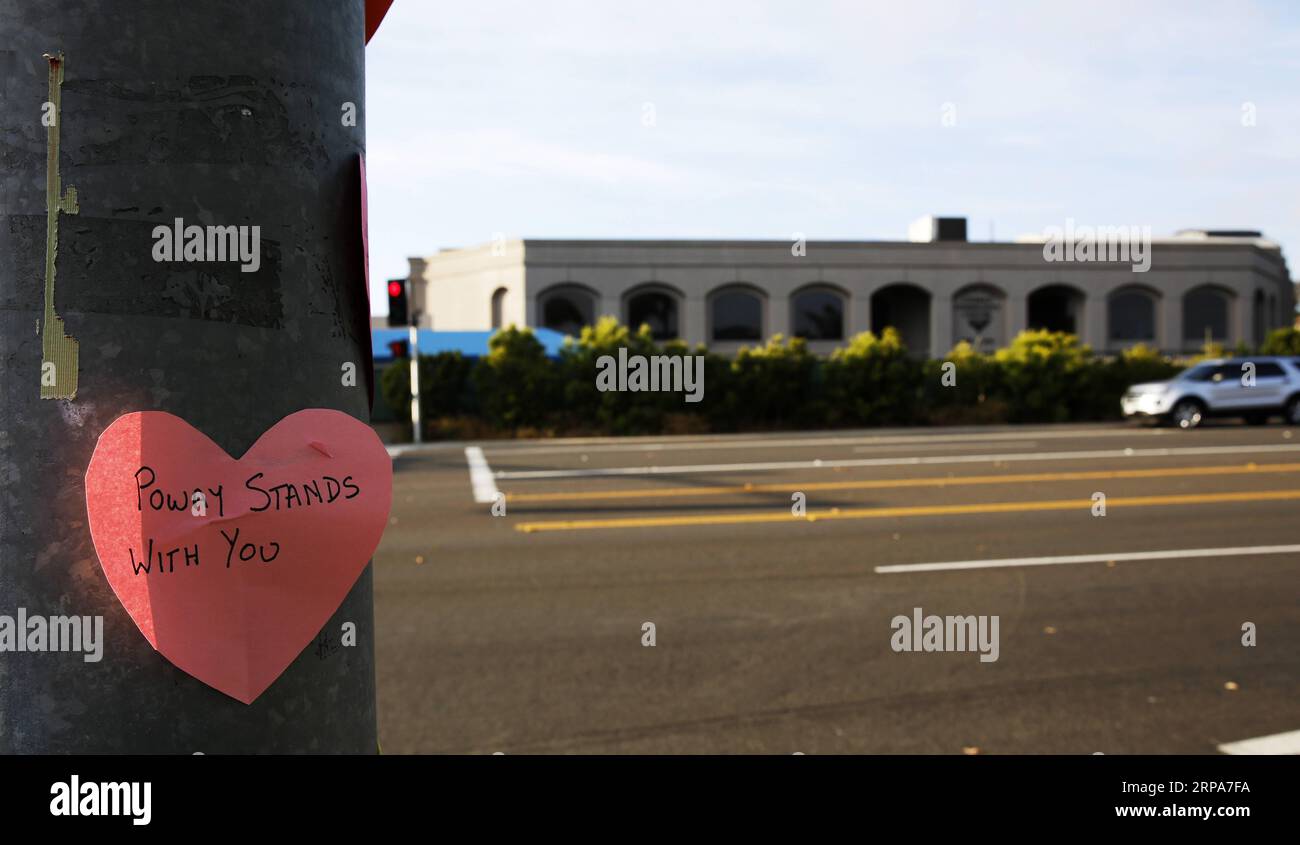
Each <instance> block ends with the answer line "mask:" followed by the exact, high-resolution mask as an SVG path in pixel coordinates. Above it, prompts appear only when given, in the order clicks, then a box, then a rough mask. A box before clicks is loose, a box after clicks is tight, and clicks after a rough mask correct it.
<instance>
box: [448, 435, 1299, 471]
mask: <svg viewBox="0 0 1300 845" xmlns="http://www.w3.org/2000/svg"><path fill="white" fill-rule="evenodd" d="M476 448H477V447H476ZM468 451H469V450H466V452H468ZM1270 452H1300V444H1296V443H1287V444H1280V445H1273V446H1186V447H1176V448H1172V449H1097V450H1093V451H1087V452H1010V453H1003V454H995V455H990V454H983V455H937V456H934V457H908V458H853V459H842V460H830V461H823V460H820V459H818V460H814V461H767V462H764V463H748V464H682V465H680V466H673V465H668V466H643V467H607V468H604V469H543V470H519V471H511V470H503V471H501V472H498V473H496V476H495V477H496V478H499V479H503V480H525V479H541V478H593V477H598V476H616V475H683V474H686V473H698V472H764V471H770V470H783V469H833V468H835V467H899V466H921V465H926V466H933V465H936V464H980V463H995V462H997V463H1016V462H1021V461H1083V460H1093V459H1095V458H1171V457H1176V456H1179V455H1242V454H1246V455H1256V454H1267V453H1270Z"/></svg>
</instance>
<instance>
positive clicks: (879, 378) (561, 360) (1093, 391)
mask: <svg viewBox="0 0 1300 845" xmlns="http://www.w3.org/2000/svg"><path fill="white" fill-rule="evenodd" d="M1287 332H1290V333H1289V334H1288V333H1287ZM489 348H490V351H489V353H488V355H487V357H485V358H483V359H479V360H475V359H469V358H465V357H464V356H462V355H461V354H460V353H458V352H449V353H440V354H438V355H433V356H428V357H422V358H421V359H420V378H421V393H422V397H423V406H422V410H423V413H424V418H425V420H426V421H427V425H428V427H429V433H430V434H431V436H434V437H439V436H453V437H455V436H471V437H486V436H512V435H520V434H526V435H527V434H538V435H549V434H656V433H661V432H679V431H691V432H703V431H742V430H748V431H754V430H774V429H789V428H799V429H804V428H834V427H849V426H883V425H934V424H973V423H997V422H1065V421H1082V420H1106V419H1116V418H1118V416H1119V399H1120V396H1121V395H1122V394H1123V392H1124V390H1125V389H1126V388H1127V387H1128V386H1129V385H1132V384H1135V383H1138V382H1144V381H1156V380H1160V379H1166V378H1169V377H1171V376H1172V375H1174V374H1175V373H1177V372H1178V371H1179V370H1180V369H1182V367H1183V366H1184V363H1179V362H1176V361H1174V360H1172V359H1169V358H1166V357H1164V356H1162V355H1160V354H1159V353H1158V352H1157V351H1155V350H1153V349H1151V348H1149V347H1144V346H1136V347H1134V348H1132V349H1130V350H1128V351H1126V352H1125V353H1123V354H1122V355H1120V356H1118V357H1101V356H1098V355H1095V354H1094V353H1093V352H1092V350H1091V349H1089V348H1088V347H1087V346H1084V345H1082V344H1080V343H1079V340H1078V338H1077V337H1075V336H1074V335H1070V334H1064V333H1059V332H1056V333H1053V332H1046V331H1028V332H1023V333H1021V334H1020V335H1019V336H1018V337H1016V338H1015V340H1013V341H1012V343H1011V344H1010V345H1009V346H1007V347H1005V348H1003V349H999V350H997V351H996V352H995V353H993V354H992V355H982V354H980V353H977V352H975V351H974V350H973V349H972V348H971V347H970V346H969V345H968V344H959V345H958V346H957V347H956V348H954V349H953V350H952V351H951V352H950V353H949V354H948V355H947V356H945V357H944V358H943V359H941V360H919V359H917V358H915V357H912V356H909V355H908V352H907V349H906V347H905V346H904V345H903V342H902V340H901V338H900V337H899V335H898V333H897V332H896V331H894V330H893V329H886V330H885V331H884V332H883V333H882V334H881V335H879V336H877V335H874V334H872V333H871V332H864V333H862V334H860V335H857V336H856V337H853V338H851V339H850V340H849V341H848V342H847V343H846V344H845V345H844V346H843V347H841V348H839V349H837V350H835V351H834V352H833V353H832V354H831V355H830V356H828V357H821V356H818V355H814V354H813V353H812V352H811V351H809V349H808V345H807V343H806V342H805V341H804V340H802V339H801V338H790V339H787V338H784V337H781V336H779V335H778V336H776V337H774V338H772V339H771V340H769V341H768V342H767V343H765V344H763V345H761V346H756V347H747V348H743V349H741V350H740V352H739V353H737V354H736V355H735V356H734V357H730V358H728V357H723V356H720V355H714V354H710V353H708V352H707V351H706V350H705V349H704V348H703V347H700V348H696V349H690V348H688V347H687V345H686V344H684V343H682V342H681V341H669V342H667V343H656V342H655V340H654V339H653V337H652V336H651V334H650V329H649V327H647V326H642V327H641V328H640V329H639V330H637V331H632V330H631V329H629V328H628V327H627V326H623V325H620V324H619V323H618V321H617V320H615V319H614V318H612V317H605V318H602V319H601V320H600V321H599V322H598V323H597V324H596V325H594V326H588V327H587V328H584V329H583V331H582V334H581V335H580V336H579V337H577V338H570V339H569V340H568V341H566V342H565V345H564V347H563V349H562V350H561V352H560V355H559V357H558V359H550V358H547V357H546V354H545V350H544V349H543V347H542V345H541V343H540V342H539V341H538V340H537V339H536V338H535V337H534V336H533V334H532V332H531V331H529V330H528V329H520V328H515V327H513V326H512V327H510V328H507V329H504V330H502V331H500V332H498V333H497V334H495V335H494V336H493V337H492V340H491V342H490V345H489ZM620 348H625V349H627V354H628V356H629V357H630V356H633V355H644V356H647V357H649V356H654V355H670V356H683V355H702V356H704V372H705V377H704V396H703V400H702V401H700V402H698V403H689V402H686V401H685V400H684V394H682V393H674V392H616V391H611V392H601V391H600V390H599V389H597V386H596V373H597V361H598V360H599V359H600V358H601V356H604V355H609V356H612V357H615V358H617V356H618V350H619V349H620ZM1270 348H1272V349H1276V350H1281V351H1280V352H1276V353H1274V354H1283V353H1285V354H1290V353H1292V352H1294V353H1296V354H1300V333H1298V332H1294V331H1293V330H1286V331H1282V332H1274V334H1273V335H1272V336H1270V338H1269V342H1268V343H1266V344H1265V348H1264V351H1268V350H1269V349H1270ZM409 366H410V362H409V361H402V360H399V361H396V362H394V364H393V365H391V366H389V367H388V368H387V369H386V370H385V371H384V374H383V378H382V382H381V387H382V390H383V393H384V398H385V400H386V401H387V402H388V403H389V404H391V405H392V406H393V407H395V408H399V409H400V408H405V407H407V406H408V405H409V403H410V392H409V386H408V373H409Z"/></svg>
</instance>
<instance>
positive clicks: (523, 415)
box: [472, 326, 559, 430]
mask: <svg viewBox="0 0 1300 845" xmlns="http://www.w3.org/2000/svg"><path fill="white" fill-rule="evenodd" d="M557 376H558V373H557V371H556V368H555V366H554V365H553V364H552V363H551V362H550V360H548V359H547V357H546V349H545V347H543V346H542V343H541V341H539V340H538V339H537V338H536V337H534V336H533V333H532V331H531V330H529V329H527V328H522V329H521V328H518V327H516V326H508V327H507V328H505V329H502V330H501V331H499V332H497V333H496V334H494V335H492V339H491V340H489V341H488V354H487V357H486V358H483V359H482V360H481V361H480V362H479V364H478V366H477V367H475V368H474V373H473V377H472V378H473V383H474V387H475V389H476V390H477V391H478V397H479V405H480V407H481V408H482V410H483V416H484V417H485V418H486V419H487V421H488V422H490V423H492V424H493V425H497V426H501V427H502V428H506V429H510V430H518V429H520V428H522V427H531V428H541V427H543V426H545V425H546V423H547V422H548V421H549V419H550V418H551V417H552V416H553V415H554V412H555V411H556V410H557V409H556V406H555V398H556V396H557V395H558V394H559V390H558V387H559V384H558V378H557Z"/></svg>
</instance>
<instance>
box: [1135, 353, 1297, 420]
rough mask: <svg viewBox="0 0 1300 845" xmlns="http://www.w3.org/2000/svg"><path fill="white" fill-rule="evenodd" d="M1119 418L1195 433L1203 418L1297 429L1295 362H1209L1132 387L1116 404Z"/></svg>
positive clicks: (1261, 358) (1261, 359) (1264, 359)
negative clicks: (1274, 421) (1280, 422)
mask: <svg viewBox="0 0 1300 845" xmlns="http://www.w3.org/2000/svg"><path fill="white" fill-rule="evenodd" d="M1120 406H1121V407H1122V408H1123V409H1124V416H1125V417H1129V418H1146V419H1154V420H1159V421H1168V422H1171V423H1173V424H1175V425H1177V426H1178V427H1179V428H1196V426H1198V425H1200V424H1201V421H1202V420H1203V419H1205V418H1206V417H1211V416H1224V417H1244V418H1245V420H1246V422H1248V423H1251V424H1252V425H1262V424H1263V423H1266V422H1268V419H1269V417H1271V416H1273V415H1275V414H1281V415H1282V418H1283V419H1284V420H1285V421H1286V422H1287V423H1289V424H1291V425H1300V358H1278V357H1270V356H1266V355H1256V356H1252V357H1250V358H1213V359H1209V360H1206V361H1202V362H1201V363H1199V364H1197V365H1196V366H1194V367H1192V368H1191V369H1188V370H1184V371H1183V372H1181V373H1179V374H1178V375H1176V376H1174V377H1173V378H1172V379H1170V380H1169V381H1155V382H1150V383H1148V384H1135V385H1133V386H1132V387H1130V388H1129V389H1128V392H1127V393H1125V394H1124V398H1123V399H1121V400H1120Z"/></svg>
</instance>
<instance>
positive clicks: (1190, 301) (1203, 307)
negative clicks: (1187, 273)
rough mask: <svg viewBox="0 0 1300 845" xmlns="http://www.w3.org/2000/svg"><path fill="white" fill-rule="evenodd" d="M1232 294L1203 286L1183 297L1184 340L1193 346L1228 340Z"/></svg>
mask: <svg viewBox="0 0 1300 845" xmlns="http://www.w3.org/2000/svg"><path fill="white" fill-rule="evenodd" d="M1231 297H1232V294H1230V293H1229V292H1228V291H1226V290H1224V289H1223V288H1218V287H1214V286H1213V285H1202V286H1201V287H1199V288H1195V289H1193V290H1190V291H1188V292H1187V293H1186V294H1185V295H1184V296H1183V340H1184V341H1185V342H1191V343H1193V344H1200V343H1204V342H1205V341H1206V340H1207V339H1208V340H1210V341H1226V340H1227V339H1228V314H1229V310H1230V308H1231V302H1232V299H1231Z"/></svg>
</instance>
